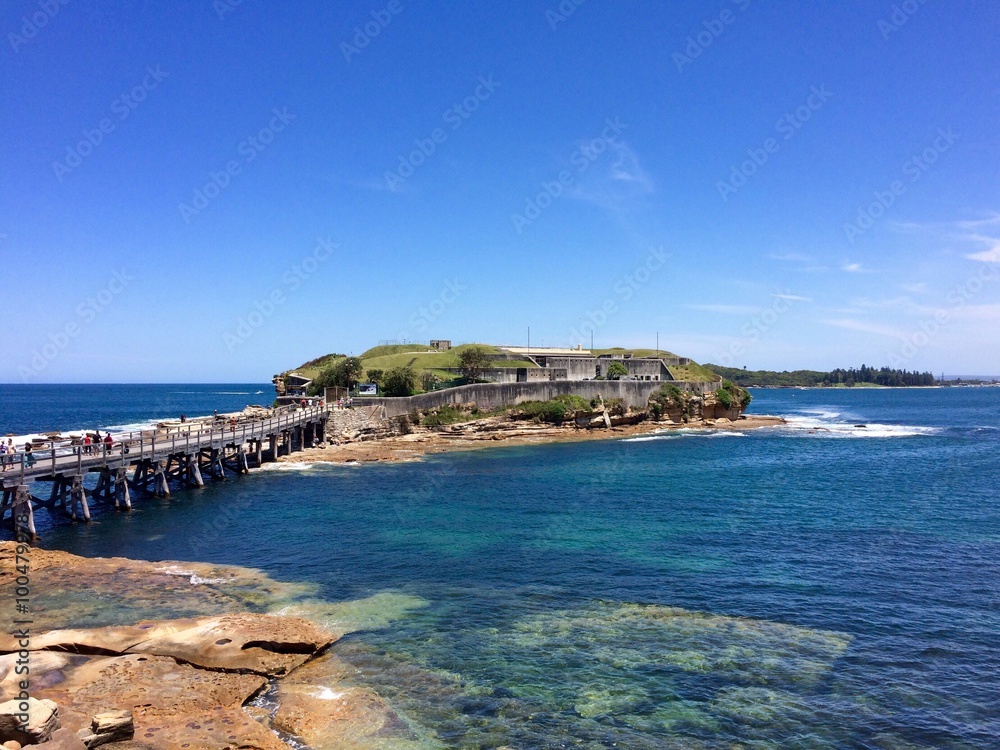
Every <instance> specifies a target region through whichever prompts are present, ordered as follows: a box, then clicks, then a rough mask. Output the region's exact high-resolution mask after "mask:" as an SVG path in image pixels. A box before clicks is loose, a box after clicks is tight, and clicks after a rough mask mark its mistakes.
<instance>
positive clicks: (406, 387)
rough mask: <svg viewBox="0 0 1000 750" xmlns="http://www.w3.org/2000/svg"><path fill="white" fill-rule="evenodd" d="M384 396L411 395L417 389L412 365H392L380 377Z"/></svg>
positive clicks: (415, 375)
mask: <svg viewBox="0 0 1000 750" xmlns="http://www.w3.org/2000/svg"><path fill="white" fill-rule="evenodd" d="M382 384H383V385H382V392H383V393H384V394H385V395H386V396H412V395H413V392H414V391H416V390H417V374H416V373H415V372H414V371H413V368H412V367H393V368H392V369H391V370H389V371H388V372H387V373H386V374H385V376H384V377H383V378H382Z"/></svg>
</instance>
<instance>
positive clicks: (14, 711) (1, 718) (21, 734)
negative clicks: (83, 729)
mask: <svg viewBox="0 0 1000 750" xmlns="http://www.w3.org/2000/svg"><path fill="white" fill-rule="evenodd" d="M25 704H27V705H25ZM25 718H27V721H26V722H25ZM59 727H60V724H59V708H58V707H57V706H56V704H55V702H54V701H50V700H38V699H37V698H35V697H31V698H28V699H27V700H20V699H15V700H9V701H7V702H6V703H0V742H6V741H8V740H15V741H17V742H20V743H21V744H22V745H37V744H39V743H41V742H45V741H46V740H48V739H49V738H50V737H52V733H53V732H55V731H56V730H57V729H59Z"/></svg>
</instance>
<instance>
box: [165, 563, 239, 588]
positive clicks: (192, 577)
mask: <svg viewBox="0 0 1000 750" xmlns="http://www.w3.org/2000/svg"><path fill="white" fill-rule="evenodd" d="M157 570H158V571H159V572H161V573H165V574H166V575H168V576H180V577H181V578H187V579H188V580H189V581H190V582H191V583H192V584H194V585H195V586H204V585H205V584H212V583H228V582H229V581H232V580H234V579H233V578H202V577H201V576H200V575H198V574H197V573H195V572H194V571H193V570H185V569H184V568H178V567H177V566H175V565H167V566H166V567H162V568H157Z"/></svg>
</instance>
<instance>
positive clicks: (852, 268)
mask: <svg viewBox="0 0 1000 750" xmlns="http://www.w3.org/2000/svg"><path fill="white" fill-rule="evenodd" d="M840 270H841V271H846V272H847V273H861V272H862V271H864V269H863V268H862V267H861V264H860V263H845V264H844V265H842V266H841V267H840Z"/></svg>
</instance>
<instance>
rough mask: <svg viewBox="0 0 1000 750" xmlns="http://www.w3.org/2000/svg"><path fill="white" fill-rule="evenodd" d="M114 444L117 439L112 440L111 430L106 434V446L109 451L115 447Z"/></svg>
mask: <svg viewBox="0 0 1000 750" xmlns="http://www.w3.org/2000/svg"><path fill="white" fill-rule="evenodd" d="M114 444H115V441H114V440H112V438H111V433H110V432H109V433H108V434H106V435H105V436H104V447H105V448H106V449H107V451H108V453H110V452H111V449H112V448H113V447H114Z"/></svg>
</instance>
